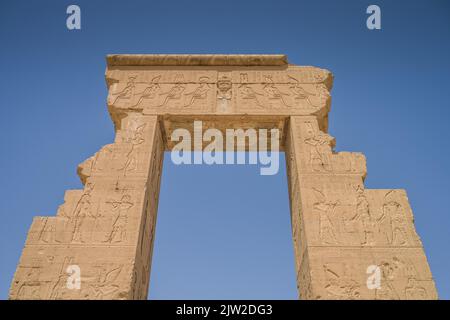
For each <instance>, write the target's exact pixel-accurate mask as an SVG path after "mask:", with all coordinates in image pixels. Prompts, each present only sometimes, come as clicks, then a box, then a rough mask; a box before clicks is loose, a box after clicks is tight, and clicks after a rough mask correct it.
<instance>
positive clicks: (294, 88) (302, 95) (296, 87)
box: [288, 75, 318, 107]
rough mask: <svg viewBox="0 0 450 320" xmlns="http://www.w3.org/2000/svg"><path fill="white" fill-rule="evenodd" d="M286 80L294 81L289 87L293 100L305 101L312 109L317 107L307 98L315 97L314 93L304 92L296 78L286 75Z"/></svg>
mask: <svg viewBox="0 0 450 320" xmlns="http://www.w3.org/2000/svg"><path fill="white" fill-rule="evenodd" d="M288 78H290V79H292V80H294V83H293V84H292V85H291V86H290V87H289V89H290V90H291V92H292V93H293V94H294V99H296V100H306V101H307V102H308V104H310V105H311V106H312V107H318V106H316V105H315V104H314V103H313V102H312V101H311V100H310V98H309V97H310V96H316V94H315V93H312V92H309V91H306V90H305V89H303V87H302V86H300V82H299V81H298V80H297V79H296V78H294V77H291V76H290V75H288Z"/></svg>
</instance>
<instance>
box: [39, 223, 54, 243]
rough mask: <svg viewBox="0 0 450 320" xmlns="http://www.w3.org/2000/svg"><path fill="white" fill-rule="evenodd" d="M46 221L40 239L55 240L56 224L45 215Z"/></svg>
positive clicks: (46, 241) (45, 240)
mask: <svg viewBox="0 0 450 320" xmlns="http://www.w3.org/2000/svg"><path fill="white" fill-rule="evenodd" d="M44 221H45V222H44V225H43V226H42V228H41V230H40V231H39V236H38V241H42V242H45V243H49V242H53V239H54V238H55V232H56V228H55V225H54V223H52V221H50V222H49V218H48V217H45V218H44Z"/></svg>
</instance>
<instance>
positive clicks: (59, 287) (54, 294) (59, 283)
mask: <svg viewBox="0 0 450 320" xmlns="http://www.w3.org/2000/svg"><path fill="white" fill-rule="evenodd" d="M73 259H74V258H73V257H64V260H63V262H62V263H61V268H60V270H59V273H58V279H57V280H56V282H55V283H54V284H53V285H52V287H51V288H50V294H49V299H50V300H57V299H64V297H63V296H62V294H63V291H64V290H65V289H66V287H67V279H68V278H69V274H68V273H67V272H66V270H67V267H68V266H69V265H71V264H73Z"/></svg>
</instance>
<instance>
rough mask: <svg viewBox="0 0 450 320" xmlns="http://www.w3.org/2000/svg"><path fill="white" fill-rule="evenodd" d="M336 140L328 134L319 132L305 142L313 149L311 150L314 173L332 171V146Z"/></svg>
mask: <svg viewBox="0 0 450 320" xmlns="http://www.w3.org/2000/svg"><path fill="white" fill-rule="evenodd" d="M333 140H334V138H333V137H332V136H330V135H329V134H327V133H324V132H322V131H318V132H317V133H316V134H314V135H313V136H312V137H309V138H306V139H305V140H304V141H305V143H306V144H308V145H310V146H311V147H312V148H311V150H310V163H311V166H312V169H313V170H314V171H331V170H332V168H331V162H330V155H331V150H330V145H331V144H332V142H333Z"/></svg>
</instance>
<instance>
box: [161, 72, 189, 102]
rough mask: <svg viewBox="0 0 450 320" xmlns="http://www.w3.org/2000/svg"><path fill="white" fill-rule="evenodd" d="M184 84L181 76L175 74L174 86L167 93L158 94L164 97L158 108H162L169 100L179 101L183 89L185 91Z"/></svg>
mask: <svg viewBox="0 0 450 320" xmlns="http://www.w3.org/2000/svg"><path fill="white" fill-rule="evenodd" d="M183 82H184V76H183V74H177V75H176V76H175V85H174V86H173V87H172V88H171V89H170V90H169V91H167V92H163V93H160V94H159V95H160V96H166V97H165V99H164V101H163V103H162V104H161V105H159V106H158V107H164V106H165V105H166V104H167V103H169V102H170V101H171V100H179V99H181V97H182V93H183V91H184V89H186V85H185V84H184V83H183Z"/></svg>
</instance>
